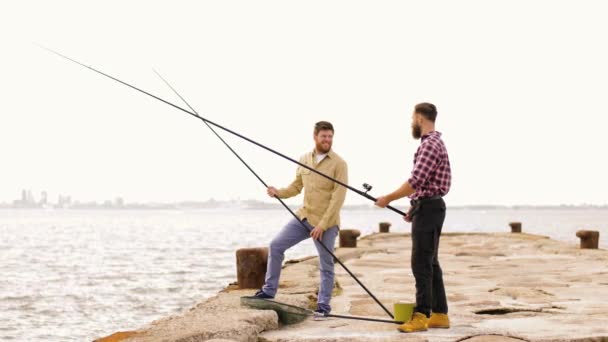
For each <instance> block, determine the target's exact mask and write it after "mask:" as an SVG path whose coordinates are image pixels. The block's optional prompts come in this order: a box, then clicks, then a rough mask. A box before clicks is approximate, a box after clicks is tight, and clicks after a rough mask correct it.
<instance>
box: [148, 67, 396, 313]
mask: <svg viewBox="0 0 608 342" xmlns="http://www.w3.org/2000/svg"><path fill="white" fill-rule="evenodd" d="M154 73H156V75H157V76H158V77H159V78H160V79H161V80H162V81H163V82H165V84H166V85H167V86H168V87H169V88H170V89H171V90H173V92H174V93H175V95H177V96H178V97H179V98H180V99H181V100H182V101H184V103H185V104H186V105H187V106H188V108H190V110H192V112H194V114H195V115H197V116H199V114H198V112H197V111H196V109H194V108H193V107H192V106H191V105H190V104H189V103H188V101H186V99H184V98H183V97H182V96H181V95H180V94H179V93H178V92H177V90H175V88H173V87H172V86H171V84H169V82H168V81H167V80H166V79H165V78H163V77H162V76H161V75H160V74H159V73H158V72H157V71H156V70H154ZM199 117H200V116H199ZM203 122H204V123H205V124H206V125H207V127H209V129H210V130H211V131H212V132H213V134H215V136H217V137H218V138H219V139H220V140H221V141H222V143H224V145H226V147H227V148H228V149H229V150H230V151H231V152H232V153H233V154H234V155H235V156H236V157H237V158H238V159H239V160H240V161H241V162H242V163H243V165H245V166H246V167H247V169H249V171H251V173H253V175H254V176H255V177H256V178H257V179H258V180H259V181H260V182H261V183H262V184H263V185H264V187H266V188H268V184H266V182H264V180H263V179H262V178H261V177H260V176H259V175H258V174H257V173H256V172H255V171H254V170H253V169H252V168H251V167H250V166H249V165H248V164H247V162H245V160H243V158H241V156H240V155H239V154H238V153H236V151H235V150H234V149H233V148H232V147H231V146H230V145H229V144H228V143H227V142H226V141H225V140H224V139H223V138H222V137H221V136H220V135H219V134H218V133H217V132H216V131H215V130H214V129H213V127H211V125H209V124H208V123H207V122H206V121H203ZM273 197H274V198H276V199H277V200H278V201H279V202H281V204H282V205H283V207H285V209H287V211H289V213H290V214H291V215H292V216H293V217H294V218H295V219H296V220H298V222H299V223H300V225H301V226H302V228H304V229H305V230H306V231H308V232H310V230H309V229H308V227H306V225H305V224H304V222H302V220H301V219H300V218H299V217H298V215H296V214H295V213H294V212H293V210H291V208H289V207H288V206H287V204H285V202H284V201H283V200H282V199H281V198H279V197H278V196H276V195H275V196H273ZM317 241H318V242H319V244H320V245H321V247H323V249H325V251H327V252H328V253H329V254H330V255H331V256H332V257H333V258H334V260H336V261H337V262H338V264H340V266H342V268H344V270H345V271H346V272H347V273H348V274H349V275H350V276H351V277H352V278H353V279H354V280H355V281H356V282H357V283H358V284H359V285H360V286H361V287H362V288H363V289H364V290H365V292H367V294H369V295H370V296H371V297H372V298H373V299H374V301H376V303H378V305H380V306H381V307H382V309H383V310H384V311H385V312H386V313H387V314H388V315H389V316H390V317H391V318H393V314H392V313H391V312H390V311H388V309H387V308H386V307H385V306H384V305H383V304H382V303H381V302H380V301H379V300H378V298H376V296H374V294H373V293H372V292H371V291H370V290H369V289H368V288H367V287H365V285H363V283H362V282H361V281H359V279H358V278H357V277H356V276H355V275H354V274H353V273H352V272H351V271H350V270H349V269H348V267H346V265H344V264H343V263H342V261H341V260H340V259H338V257H337V256H336V255H335V254H334V253H333V252H332V251H331V250H330V249H329V248H327V246H325V244H324V243H323V241H321V240H317Z"/></svg>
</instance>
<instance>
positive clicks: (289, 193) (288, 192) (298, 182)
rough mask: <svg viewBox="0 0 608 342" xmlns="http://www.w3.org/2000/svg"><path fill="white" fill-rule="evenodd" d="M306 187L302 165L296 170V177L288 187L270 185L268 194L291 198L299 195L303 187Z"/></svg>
mask: <svg viewBox="0 0 608 342" xmlns="http://www.w3.org/2000/svg"><path fill="white" fill-rule="evenodd" d="M303 187H304V183H302V172H301V167H298V169H297V170H296V178H295V179H294V180H293V182H291V184H289V185H288V186H287V187H286V188H282V189H275V188H274V187H272V186H270V187H268V190H267V192H268V195H269V196H271V197H274V196H275V195H276V196H277V197H278V198H289V197H293V196H296V195H298V194H299V193H300V192H302V188H303Z"/></svg>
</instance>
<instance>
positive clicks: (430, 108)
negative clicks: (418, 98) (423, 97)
mask: <svg viewBox="0 0 608 342" xmlns="http://www.w3.org/2000/svg"><path fill="white" fill-rule="evenodd" d="M414 112H415V113H418V114H421V115H422V116H424V117H425V118H426V119H427V120H429V121H431V122H435V119H436V118H437V107H435V105H434V104H432V103H428V102H422V103H419V104H417V105H416V107H415V109H414Z"/></svg>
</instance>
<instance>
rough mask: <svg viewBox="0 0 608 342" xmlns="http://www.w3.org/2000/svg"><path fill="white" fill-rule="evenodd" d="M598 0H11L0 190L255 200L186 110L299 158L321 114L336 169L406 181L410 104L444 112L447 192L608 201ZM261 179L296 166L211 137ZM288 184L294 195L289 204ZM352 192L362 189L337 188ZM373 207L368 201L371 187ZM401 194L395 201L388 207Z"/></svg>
mask: <svg viewBox="0 0 608 342" xmlns="http://www.w3.org/2000/svg"><path fill="white" fill-rule="evenodd" d="M605 7H606V5H605V4H604V3H603V2H602V1H500V2H499V1H441V2H437V1H426V2H418V1H416V2H414V1H411V2H409V1H298V2H295V1H213V2H211V1H205V2H203V1H165V2H162V3H160V2H151V1H98V2H94V3H93V2H87V1H19V2H11V3H10V4H9V2H3V3H2V5H0V13H1V15H0V16H1V18H0V19H1V20H0V32H2V33H1V35H2V54H1V56H0V76H1V80H0V92H1V93H2V94H3V96H2V99H1V101H0V148H1V152H2V164H1V166H0V170H1V171H0V172H1V173H0V201H11V200H13V199H16V198H18V197H19V196H20V193H21V189H31V190H32V191H33V192H34V193H35V195H36V196H39V193H40V191H42V190H46V191H47V192H48V193H49V197H50V199H51V200H52V201H56V199H57V196H58V195H59V194H66V195H68V194H69V195H71V196H72V197H73V198H77V199H80V200H104V199H112V198H114V197H116V196H122V197H124V199H125V201H127V202H133V201H178V200H205V199H208V198H210V197H213V198H216V199H232V198H241V199H248V198H252V199H258V200H268V201H270V199H269V198H268V197H267V196H266V194H265V189H264V188H263V187H262V185H261V184H260V183H258V181H257V180H256V179H255V178H254V177H253V176H252V175H251V174H250V173H249V171H248V170H247V169H245V168H244V167H243V166H242V165H241V164H240V162H238V160H237V159H236V158H235V157H234V156H232V155H231V154H230V152H229V151H228V150H227V149H226V148H225V147H224V146H223V145H221V143H220V142H219V140H217V138H216V137H215V136H214V135H213V134H212V133H211V132H210V131H209V130H208V128H207V127H206V126H204V125H203V124H202V122H200V121H199V120H196V119H194V118H191V117H189V116H187V115H185V114H183V113H181V112H180V111H178V110H176V109H173V108H171V107H169V106H167V105H165V104H163V103H161V102H158V101H156V100H153V99H151V98H148V97H145V96H144V95H141V94H139V93H136V92H134V91H132V90H130V89H128V88H126V87H124V86H122V85H120V84H118V83H116V82H112V81H110V80H108V79H106V78H103V77H101V76H99V75H97V74H95V73H93V72H91V71H89V70H87V69H85V68H82V67H79V66H76V65H74V64H72V63H69V62H67V61H65V60H63V59H61V58H59V57H57V56H55V55H52V54H49V53H48V52H46V51H44V50H42V49H40V48H38V47H37V46H36V45H34V43H37V44H41V45H45V46H48V47H49V48H52V49H56V50H58V51H60V52H62V53H64V54H66V55H68V56H71V57H73V58H76V59H78V60H80V61H82V62H83V63H85V64H88V65H91V66H93V67H95V68H99V69H100V70H102V71H104V72H107V73H110V74H112V75H114V76H116V77H118V78H120V79H123V80H125V81H127V82H131V83H133V84H134V85H136V86H139V87H142V88H144V89H146V90H149V91H151V92H152V93H154V94H157V95H158V96H160V97H163V98H165V99H167V100H169V101H171V102H174V103H175V104H178V105H180V106H183V107H185V105H184V104H183V103H181V102H180V100H179V98H177V97H176V96H175V95H174V94H173V93H172V92H171V90H170V89H168V88H167V87H166V86H165V85H164V84H163V83H162V82H161V81H160V80H159V79H158V78H157V77H156V75H155V74H154V73H153V71H152V69H153V68H154V69H156V70H158V71H159V72H160V73H161V74H163V76H164V77H165V78H166V79H167V80H168V81H169V82H171V83H172V85H173V86H174V87H175V88H176V89H177V90H178V91H180V92H181V93H182V95H183V96H184V97H185V98H186V99H187V100H188V101H189V102H190V103H191V104H192V105H193V106H194V107H195V108H196V109H197V110H198V111H199V112H200V113H201V115H203V116H204V117H206V118H208V119H210V120H212V121H215V122H217V123H220V124H222V125H225V126H227V127H229V128H231V129H233V130H235V131H237V132H239V133H241V134H243V135H246V136H248V137H250V138H252V139H255V140H257V141H259V142H260V143H263V144H266V145H268V146H270V147H272V148H275V149H276V150H278V151H280V152H282V153H284V154H286V155H288V156H290V157H292V158H294V159H297V158H298V157H299V156H300V155H301V154H303V153H305V152H307V151H308V150H311V149H312V147H313V141H312V127H313V124H314V122H316V121H319V120H328V121H331V122H332V123H333V124H334V126H335V129H336V131H335V137H334V150H335V151H336V152H337V153H338V154H340V155H341V156H342V157H343V158H344V159H345V160H346V161H347V163H348V166H349V178H350V179H349V184H351V185H352V186H354V187H357V188H360V187H361V184H362V183H364V182H367V183H369V184H372V185H373V186H374V188H373V190H372V191H371V194H372V195H374V196H380V195H383V194H385V193H387V192H390V191H393V190H394V189H395V188H397V187H398V186H399V185H401V184H402V183H403V182H404V181H405V180H407V178H408V176H409V173H410V171H411V167H412V158H413V153H414V152H415V150H416V147H417V146H418V144H419V141H416V140H413V139H412V138H411V134H410V117H411V111H412V109H413V106H414V105H415V104H416V103H419V102H425V101H428V102H432V103H434V104H435V105H436V106H437V107H438V110H439V115H438V118H437V129H438V130H439V131H440V132H442V133H443V137H444V140H445V142H446V145H447V148H448V151H449V154H450V160H451V164H452V171H453V185H452V189H451V191H450V193H449V194H448V196H447V197H446V202H447V203H448V205H450V204H452V205H466V204H506V205H510V204H538V205H542V204H563V203H564V204H582V203H590V204H606V203H608V200H607V198H608V182H607V181H606V180H605V177H606V176H608V166H607V165H608V163H607V162H606V148H607V147H608V141H607V140H608V139H607V138H606V135H605V129H606V121H607V120H606V119H605V117H606V115H607V114H608V104H607V102H606V100H607V98H608V96H607V95H608V94H607V90H608V84H607V83H608V81H607V80H608V62H607V61H608V52H607V49H606V41H607V40H608V39H607V32H608V21H607V20H606V13H607V12H606V10H605ZM222 135H223V136H224V137H225V138H226V139H227V141H228V142H230V143H231V144H233V147H234V148H235V149H236V150H237V151H238V152H241V154H242V157H243V158H244V159H245V160H246V161H248V162H250V164H251V166H252V167H253V168H254V169H255V170H256V171H258V172H259V174H260V176H262V177H263V178H264V179H265V180H266V182H268V183H269V184H272V185H275V186H277V187H280V186H285V185H287V184H288V183H289V182H290V181H291V180H292V178H293V176H294V174H295V169H296V166H295V165H294V164H291V163H290V162H288V161H285V160H283V159H280V158H278V157H276V156H274V155H271V154H270V153H268V152H266V151H263V150H261V149H259V148H257V147H254V146H251V145H250V144H248V143H245V142H242V141H240V140H239V139H238V138H234V137H232V136H230V135H229V134H225V133H222ZM300 200H301V198H295V199H292V200H290V202H289V203H298V202H299V201H300ZM347 203H352V204H354V203H368V201H367V200H365V199H363V198H362V197H359V196H358V195H356V194H354V193H352V192H349V195H348V197H347ZM369 203H370V204H371V202H369ZM399 203H404V202H403V201H402V202H399Z"/></svg>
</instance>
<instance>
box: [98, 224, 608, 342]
mask: <svg viewBox="0 0 608 342" xmlns="http://www.w3.org/2000/svg"><path fill="white" fill-rule="evenodd" d="M409 246H411V244H410V242H409V234H403V233H375V234H371V235H367V236H365V237H362V238H361V239H359V240H358V247H357V248H337V249H336V253H335V254H336V256H337V257H338V258H340V260H342V261H343V262H344V263H345V264H346V265H347V266H348V267H349V269H350V270H351V271H352V272H353V273H355V274H356V275H357V277H359V279H360V280H361V282H363V283H364V284H365V285H366V287H368V288H369V289H370V291H371V292H372V293H374V294H375V295H376V296H377V297H378V299H379V300H380V301H381V302H382V303H383V304H384V305H385V306H386V307H387V308H389V310H391V311H392V304H393V303H395V302H397V301H399V300H407V301H413V299H414V282H413V276H412V275H411V271H410V270H409V255H408V254H409V251H410V249H409ZM440 262H441V264H442V268H443V270H444V280H445V283H446V292H447V294H448V302H449V305H450V318H451V320H452V328H450V329H447V330H443V329H435V330H429V331H427V332H422V333H415V334H402V333H398V332H397V331H396V329H395V328H396V326H395V325H392V324H384V323H368V322H364V323H361V321H352V322H351V321H350V320H343V319H330V320H327V321H322V322H316V321H313V320H310V319H309V320H306V321H304V322H302V323H299V324H296V325H290V326H280V324H279V323H278V317H277V315H276V313H275V312H273V311H265V310H253V309H247V308H243V307H241V306H240V301H239V299H240V297H241V296H248V295H251V294H252V293H253V292H255V289H247V290H240V289H238V288H237V287H236V286H228V287H227V288H225V289H223V290H222V291H220V292H219V293H218V294H217V295H215V296H213V297H211V298H208V299H207V300H205V301H203V302H201V303H198V304H196V305H195V306H194V307H192V308H190V309H188V310H186V311H184V312H182V313H181V314H178V315H174V316H169V317H166V318H162V319H160V320H157V321H154V322H152V323H150V324H148V325H146V326H145V327H142V328H141V329H138V330H137V331H134V332H122V333H116V334H112V335H110V336H108V337H106V338H100V339H98V340H96V341H99V342H110V341H214V340H215V341H216V342H219V341H248V342H249V341H251V342H257V341H264V342H279V341H311V342H312V341H392V340H395V341H397V340H403V339H406V340H412V341H418V340H419V341H424V340H427V339H429V340H432V341H457V340H458V341H460V340H463V341H464V340H466V339H467V338H469V337H472V336H476V335H480V334H481V335H483V334H485V335H491V334H493V335H494V337H492V339H494V340H495V341H507V340H508V338H510V337H511V338H518V339H520V340H521V339H523V340H526V341H543V342H544V341H565V340H576V341H604V340H606V341H608V327H606V324H605V317H606V316H607V315H608V302H607V301H605V300H602V298H604V299H605V298H608V251H606V250H603V249H598V250H582V249H579V248H578V246H576V245H574V244H568V243H564V242H559V241H556V240H551V239H549V238H548V237H546V236H540V235H531V234H526V233H517V234H513V233H444V234H443V235H442V240H441V245H440ZM336 282H337V286H336V288H335V289H334V298H333V299H332V307H333V311H332V313H336V314H346V315H357V316H368V317H378V318H386V314H385V313H384V312H383V311H382V309H381V308H380V307H379V306H378V305H377V304H376V303H375V302H374V301H373V300H372V299H371V298H370V297H369V296H368V295H367V294H366V293H365V292H364V291H363V290H362V289H361V288H360V287H359V285H358V284H356V283H355V282H354V280H352V278H350V276H348V275H347V274H346V272H344V270H343V269H342V268H341V267H340V266H339V265H336ZM317 287H318V267H317V257H316V256H311V257H306V258H302V259H299V260H296V261H288V262H287V263H286V264H285V266H284V269H283V272H282V276H281V284H280V289H279V293H278V295H277V297H276V300H277V301H280V302H285V303H289V304H292V305H297V306H301V307H307V308H312V305H314V303H316V290H317ZM437 330H441V331H437ZM501 336H502V337H501ZM476 338H477V340H480V338H481V337H479V336H478V337H476Z"/></svg>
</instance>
